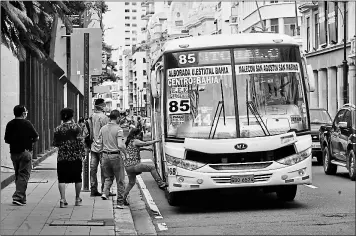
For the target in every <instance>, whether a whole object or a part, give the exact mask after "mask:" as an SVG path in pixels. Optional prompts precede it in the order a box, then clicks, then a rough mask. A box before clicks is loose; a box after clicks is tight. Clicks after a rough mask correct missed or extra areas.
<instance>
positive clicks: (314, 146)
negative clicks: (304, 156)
mask: <svg viewBox="0 0 356 236" xmlns="http://www.w3.org/2000/svg"><path fill="white" fill-rule="evenodd" d="M312 148H320V143H312Z"/></svg>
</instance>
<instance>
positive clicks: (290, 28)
mask: <svg viewBox="0 0 356 236" xmlns="http://www.w3.org/2000/svg"><path fill="white" fill-rule="evenodd" d="M295 25H296V24H295V18H294V17H286V18H284V34H287V35H289V36H296V35H297V31H296V27H295Z"/></svg>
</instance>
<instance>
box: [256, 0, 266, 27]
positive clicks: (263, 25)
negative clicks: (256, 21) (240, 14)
mask: <svg viewBox="0 0 356 236" xmlns="http://www.w3.org/2000/svg"><path fill="white" fill-rule="evenodd" d="M255 3H256V7H257V11H258V16H259V17H260V24H261V26H262V31H263V32H265V31H266V27H265V24H264V23H263V20H262V17H261V12H260V7H259V6H258V3H257V1H255Z"/></svg>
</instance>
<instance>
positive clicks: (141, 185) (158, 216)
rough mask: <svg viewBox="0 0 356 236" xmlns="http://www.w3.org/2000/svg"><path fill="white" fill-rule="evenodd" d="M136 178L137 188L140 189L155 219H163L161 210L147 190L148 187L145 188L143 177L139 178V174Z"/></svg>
mask: <svg viewBox="0 0 356 236" xmlns="http://www.w3.org/2000/svg"><path fill="white" fill-rule="evenodd" d="M136 180H137V183H138V185H139V188H140V189H141V191H142V195H143V197H144V200H145V201H146V203H147V205H148V207H149V208H150V210H151V211H152V213H153V214H154V216H155V219H163V216H162V215H161V212H160V211H159V209H158V207H157V205H156V203H155V202H154V201H153V199H152V196H151V194H150V192H149V191H148V189H147V188H146V185H145V183H144V182H143V179H142V178H141V176H139V175H137V178H136Z"/></svg>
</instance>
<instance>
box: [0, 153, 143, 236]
mask: <svg viewBox="0 0 356 236" xmlns="http://www.w3.org/2000/svg"><path fill="white" fill-rule="evenodd" d="M56 161H57V152H55V153H54V154H52V155H51V156H49V157H48V158H47V159H46V160H45V161H43V162H42V163H40V164H39V165H38V166H37V167H36V168H35V169H34V170H33V171H32V173H31V178H30V180H29V184H28V188H27V192H26V193H27V205H26V206H15V205H13V204H12V194H13V192H14V189H15V183H14V182H12V183H11V184H9V185H8V186H7V187H5V188H4V189H2V191H1V227H0V228H1V232H0V233H1V235H14V234H15V235H19V234H22V235H23V234H26V235H136V231H135V227H134V223H133V219H132V216H131V211H130V209H129V208H128V207H125V209H114V206H115V204H116V196H115V197H110V200H107V201H104V200H102V199H101V198H100V197H95V198H94V197H90V192H82V193H81V198H82V199H83V203H82V206H74V199H75V191H74V184H68V185H67V187H66V198H67V201H68V206H67V208H59V199H60V196H59V191H58V182H57V171H56V165H57V163H56ZM98 176H100V174H98ZM98 180H99V181H100V178H98ZM99 186H100V183H99ZM112 190H113V192H116V183H114V184H113V188H112Z"/></svg>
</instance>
